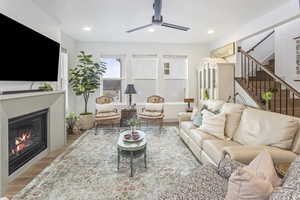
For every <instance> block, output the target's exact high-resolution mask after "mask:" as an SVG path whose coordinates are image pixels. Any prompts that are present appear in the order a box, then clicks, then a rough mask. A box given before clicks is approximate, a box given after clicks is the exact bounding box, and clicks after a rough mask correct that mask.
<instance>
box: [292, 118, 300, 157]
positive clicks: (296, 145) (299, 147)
mask: <svg viewBox="0 0 300 200" xmlns="http://www.w3.org/2000/svg"><path fill="white" fill-rule="evenodd" d="M298 121H299V127H300V120H299V119H298ZM292 151H293V152H295V153H296V154H300V128H299V129H298V131H297V133H296V136H295V139H294V142H293V146H292Z"/></svg>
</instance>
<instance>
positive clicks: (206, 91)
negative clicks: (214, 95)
mask: <svg viewBox="0 0 300 200" xmlns="http://www.w3.org/2000/svg"><path fill="white" fill-rule="evenodd" d="M203 99H204V100H208V99H209V94H208V90H207V89H205V90H204V91H203Z"/></svg>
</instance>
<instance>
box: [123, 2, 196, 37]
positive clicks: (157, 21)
mask: <svg viewBox="0 0 300 200" xmlns="http://www.w3.org/2000/svg"><path fill="white" fill-rule="evenodd" d="M161 7H162V0H154V4H153V9H154V16H153V17H152V23H151V24H147V25H145V26H140V27H138V28H135V29H131V30H129V31H126V32H127V33H132V32H135V31H138V30H141V29H145V28H149V27H151V26H163V27H167V28H172V29H176V30H180V31H188V30H190V28H189V27H184V26H178V25H175V24H170V23H166V22H164V21H163V16H162V15H161Z"/></svg>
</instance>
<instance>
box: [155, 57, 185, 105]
mask: <svg viewBox="0 0 300 200" xmlns="http://www.w3.org/2000/svg"><path fill="white" fill-rule="evenodd" d="M162 67H163V79H162V80H161V82H160V86H159V93H160V94H161V95H162V96H164V98H165V100H166V101H167V102H182V101H183V99H184V98H185V90H186V83H187V70H188V59H187V56H176V55H165V56H163V59H162Z"/></svg>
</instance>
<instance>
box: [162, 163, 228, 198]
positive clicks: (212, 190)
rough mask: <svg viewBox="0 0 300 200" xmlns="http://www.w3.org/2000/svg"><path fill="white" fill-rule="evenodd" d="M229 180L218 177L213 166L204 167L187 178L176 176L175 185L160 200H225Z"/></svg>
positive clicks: (163, 193) (164, 192)
mask: <svg viewBox="0 0 300 200" xmlns="http://www.w3.org/2000/svg"><path fill="white" fill-rule="evenodd" d="M227 181H228V180H227V179H225V178H223V177H221V176H219V175H218V172H217V169H216V167H215V166H213V165H212V164H208V165H204V166H202V167H199V168H197V169H195V170H194V171H192V172H191V173H190V174H189V175H187V176H175V177H174V181H173V182H174V184H172V186H171V187H170V188H169V189H168V190H167V191H163V192H162V193H161V194H159V198H158V199H159V200H224V198H225V195H226V192H227Z"/></svg>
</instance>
